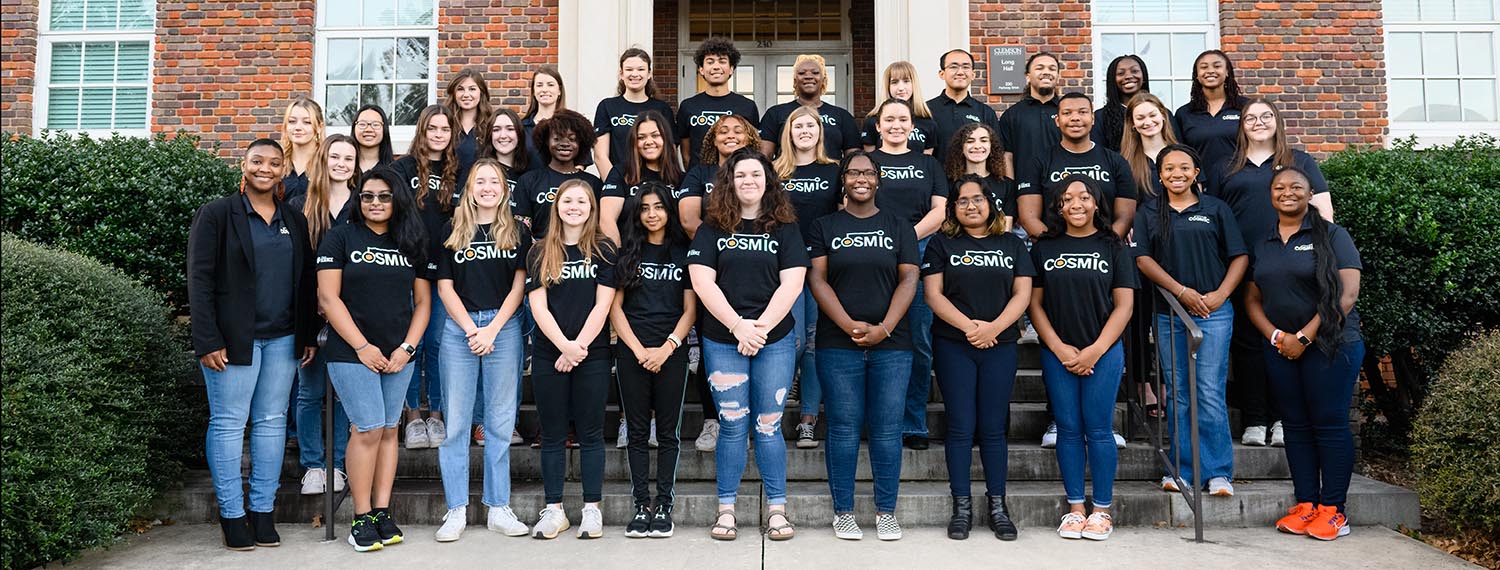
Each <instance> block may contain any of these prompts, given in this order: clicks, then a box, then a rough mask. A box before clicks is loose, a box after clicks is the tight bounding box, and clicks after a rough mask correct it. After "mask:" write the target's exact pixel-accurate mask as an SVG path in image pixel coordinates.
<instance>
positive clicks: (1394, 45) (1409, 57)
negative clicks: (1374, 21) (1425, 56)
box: [1385, 32, 1422, 77]
mask: <svg viewBox="0 0 1500 570" xmlns="http://www.w3.org/2000/svg"><path fill="white" fill-rule="evenodd" d="M1387 41H1388V42H1389V43H1387V44H1386V48H1385V61H1386V66H1387V69H1388V70H1389V73H1390V75H1392V76H1396V77H1421V75H1422V34H1420V33H1416V32H1400V33H1393V34H1391V35H1390V36H1389V38H1387Z"/></svg>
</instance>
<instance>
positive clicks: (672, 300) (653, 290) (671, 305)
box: [615, 243, 693, 348]
mask: <svg viewBox="0 0 1500 570" xmlns="http://www.w3.org/2000/svg"><path fill="white" fill-rule="evenodd" d="M635 272H636V275H639V276H640V283H639V285H638V286H636V287H634V288H630V289H626V288H625V277H626V276H625V275H624V272H623V271H617V272H615V289H616V290H618V291H619V294H620V295H624V296H625V300H624V301H622V302H621V303H620V310H622V311H624V313H625V320H626V321H627V322H629V323H630V331H631V332H634V333H635V338H636V339H637V340H639V341H640V342H641V345H642V346H645V347H647V348H653V347H657V346H661V345H663V344H665V343H666V342H667V335H669V334H672V329H675V328H677V321H678V319H681V318H682V311H683V306H682V292H683V291H685V290H688V289H692V288H693V284H692V280H691V279H689V278H688V271H687V248H686V247H683V246H671V245H666V244H662V245H653V244H650V243H647V244H646V246H645V247H644V248H642V250H641V264H640V266H638V267H636V271H635ZM678 340H681V339H678ZM619 346H620V347H624V346H625V344H624V343H620V344H619Z"/></svg>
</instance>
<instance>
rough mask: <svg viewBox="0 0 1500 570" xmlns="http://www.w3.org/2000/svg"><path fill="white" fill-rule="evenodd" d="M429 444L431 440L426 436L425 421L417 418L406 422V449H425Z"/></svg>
mask: <svg viewBox="0 0 1500 570" xmlns="http://www.w3.org/2000/svg"><path fill="white" fill-rule="evenodd" d="M431 446H432V442H431V440H430V439H429V438H428V437H427V422H425V421H422V418H417V419H414V420H412V421H411V422H410V423H407V424H406V448H407V449H425V448H428V447H431Z"/></svg>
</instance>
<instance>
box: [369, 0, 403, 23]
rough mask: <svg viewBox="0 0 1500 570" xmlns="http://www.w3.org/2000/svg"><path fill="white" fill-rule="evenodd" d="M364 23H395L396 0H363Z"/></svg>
mask: <svg viewBox="0 0 1500 570" xmlns="http://www.w3.org/2000/svg"><path fill="white" fill-rule="evenodd" d="M364 7H365V13H364V25H366V26H394V25H396V0H365V2H364Z"/></svg>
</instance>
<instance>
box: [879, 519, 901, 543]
mask: <svg viewBox="0 0 1500 570" xmlns="http://www.w3.org/2000/svg"><path fill="white" fill-rule="evenodd" d="M875 536H876V538H879V539H880V540H901V523H900V522H898V521H897V520H896V515H894V514H886V515H875Z"/></svg>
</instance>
